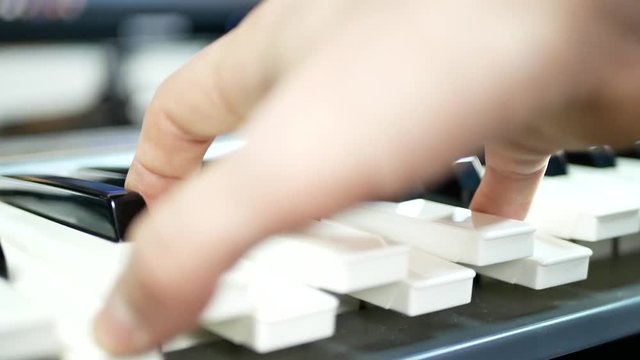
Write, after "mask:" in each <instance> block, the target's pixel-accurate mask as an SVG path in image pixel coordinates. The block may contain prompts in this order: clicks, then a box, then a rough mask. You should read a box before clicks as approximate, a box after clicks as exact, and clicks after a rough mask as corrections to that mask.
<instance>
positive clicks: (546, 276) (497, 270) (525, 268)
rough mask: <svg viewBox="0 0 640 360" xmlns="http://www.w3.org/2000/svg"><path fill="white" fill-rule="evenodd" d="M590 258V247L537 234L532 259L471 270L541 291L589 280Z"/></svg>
mask: <svg viewBox="0 0 640 360" xmlns="http://www.w3.org/2000/svg"><path fill="white" fill-rule="evenodd" d="M591 255H592V251H591V250H590V249H589V248H587V247H584V246H580V245H577V244H574V243H571V242H569V241H566V240H561V239H558V238H555V237H553V236H550V235H546V234H542V233H536V235H535V242H534V251H533V255H532V256H530V257H528V258H524V259H518V260H512V261H507V262H504V263H500V264H494V265H488V266H480V267H472V268H473V269H474V270H475V271H476V272H477V273H478V274H482V275H485V276H489V277H492V278H495V279H498V280H502V281H505V282H508V283H512V284H518V285H523V286H526V287H529V288H532V289H537V290H539V289H546V288H549V287H553V286H558V285H564V284H568V283H572V282H576V281H580V280H584V279H586V278H587V274H588V269H589V259H590V256H591Z"/></svg>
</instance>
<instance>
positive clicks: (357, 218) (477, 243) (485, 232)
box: [333, 199, 535, 266]
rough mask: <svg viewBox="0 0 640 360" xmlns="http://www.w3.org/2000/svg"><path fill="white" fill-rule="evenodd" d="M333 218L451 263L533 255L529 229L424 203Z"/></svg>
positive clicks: (370, 207) (374, 207)
mask: <svg viewBox="0 0 640 360" xmlns="http://www.w3.org/2000/svg"><path fill="white" fill-rule="evenodd" d="M333 219H334V220H336V221H337V222H340V223H345V224H347V225H351V226H354V227H357V228H360V229H362V230H364V231H368V232H372V233H375V234H379V235H381V236H382V237H384V238H387V239H390V240H392V241H396V242H399V243H404V244H409V245H411V246H414V247H417V248H419V249H422V250H425V251H427V252H429V253H431V254H434V255H437V256H440V257H442V258H445V259H447V260H449V261H453V262H461V263H466V264H472V265H480V266H481V265H490V264H494V263H498V262H503V261H508V260H513V259H519V258H523V257H527V256H531V255H532V254H533V233H534V231H535V230H534V228H533V227H531V226H530V225H528V224H526V223H524V222H521V221H517V220H511V219H504V218H501V217H497V216H493V215H488V214H482V213H477V212H471V211H469V210H468V209H463V208H457V207H454V206H450V205H445V204H440V203H437V202H433V201H428V200H422V199H418V200H411V201H406V202H402V203H390V202H376V203H368V204H365V205H361V206H358V207H356V208H353V209H350V210H348V211H346V212H343V213H341V214H338V215H337V216H335V217H334V218H333Z"/></svg>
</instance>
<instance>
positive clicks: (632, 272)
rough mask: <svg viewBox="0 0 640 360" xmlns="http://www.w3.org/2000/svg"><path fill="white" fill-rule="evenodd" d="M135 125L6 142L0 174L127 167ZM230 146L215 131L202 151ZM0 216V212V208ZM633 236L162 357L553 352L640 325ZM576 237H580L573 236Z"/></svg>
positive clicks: (181, 346)
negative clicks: (271, 336) (296, 330)
mask: <svg viewBox="0 0 640 360" xmlns="http://www.w3.org/2000/svg"><path fill="white" fill-rule="evenodd" d="M137 131H138V129H136V128H118V129H108V130H105V131H92V132H86V133H84V132H79V133H72V134H68V135H54V136H50V137H43V138H38V139H37V141H34V140H35V139H16V140H15V141H8V142H5V143H4V144H3V145H2V148H0V153H2V154H3V157H2V161H1V162H0V172H1V173H2V174H19V173H30V172H33V171H37V172H38V173H48V174H56V175H58V174H68V173H70V172H72V171H73V170H75V169H77V168H79V167H83V166H127V165H128V164H129V162H130V160H131V157H132V155H133V151H134V150H135V142H136V140H137ZM239 145H240V144H238V143H237V142H235V141H234V140H227V139H224V138H222V139H221V140H220V141H217V142H216V143H215V144H214V147H212V150H211V151H210V153H209V154H208V156H212V157H215V156H218V155H221V154H224V153H226V152H228V151H233V150H234V149H236V148H237V147H238V146H239ZM0 216H1V215H0ZM636 242H640V238H638V236H637V235H634V234H632V235H628V236H625V237H622V238H619V239H615V240H614V239H611V240H604V241H598V242H593V243H591V244H588V245H589V247H590V248H591V249H592V250H593V256H592V257H591V259H590V262H589V275H588V277H587V279H585V280H582V281H577V282H573V283H570V284H565V285H561V286H554V287H550V288H546V289H542V290H534V289H531V288H527V287H524V286H519V285H515V284H511V283H508V282H503V281H499V280H496V279H493V278H490V277H486V276H483V275H482V274H480V273H479V274H476V276H475V278H474V280H473V292H472V296H471V300H470V302H469V303H467V304H464V305H460V306H455V307H452V308H448V309H444V310H440V311H435V312H432V313H429V314H425V315H422V316H415V317H410V316H406V315H402V314H399V313H397V312H394V311H390V310H387V309H383V308H381V307H377V306H374V305H371V304H368V303H366V302H362V301H356V302H355V303H353V305H352V306H351V307H350V308H349V309H346V310H343V311H341V312H340V313H339V314H338V315H337V317H336V324H335V333H334V334H333V335H332V336H331V337H329V338H326V339H323V340H319V341H313V342H310V343H307V344H303V345H298V346H293V347H290V348H286V349H282V350H278V351H273V352H268V353H262V354H261V353H258V352H255V351H253V350H250V349H248V348H246V347H244V346H241V345H237V344H234V343H232V342H230V341H227V340H223V339H221V338H219V337H216V336H209V335H207V336H204V338H203V339H200V340H198V341H194V340H193V337H192V336H191V335H193V334H189V335H190V336H189V337H185V338H184V339H182V338H178V339H176V340H175V341H173V342H171V343H170V344H167V346H166V347H165V351H164V353H163V354H162V356H163V357H164V358H166V359H169V360H204V359H210V358H234V359H298V358H305V359H327V358H340V359H342V358H349V359H409V358H411V359H417V358H420V359H423V358H424V359H426V358H433V359H467V358H495V359H513V358H519V359H540V358H556V357H560V356H563V355H566V354H570V353H574V352H576V351H581V350H584V349H588V348H591V347H593V346H597V345H600V344H603V343H608V342H611V341H615V340H618V339H622V338H625V337H628V336H632V335H634V334H638V333H640V295H638V294H640V251H636V250H637V249H638V247H637V246H635V245H636ZM581 244H582V243H581Z"/></svg>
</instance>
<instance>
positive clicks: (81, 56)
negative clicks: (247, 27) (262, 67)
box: [0, 0, 258, 156]
mask: <svg viewBox="0 0 640 360" xmlns="http://www.w3.org/2000/svg"><path fill="white" fill-rule="evenodd" d="M257 2H258V0H0V142H7V140H8V139H15V138H16V137H20V138H23V137H25V136H29V135H46V134H58V133H61V132H65V131H75V130H85V131H88V132H87V133H91V132H95V131H98V129H106V128H108V129H113V128H118V127H127V128H135V127H137V126H139V125H140V122H141V120H142V116H143V114H144V111H145V108H146V106H147V104H148V102H149V100H150V98H151V96H152V95H153V93H154V91H155V89H156V88H157V86H158V85H159V84H160V83H161V82H162V80H163V79H164V78H166V76H167V75H169V74H170V73H171V72H173V71H174V70H175V69H176V68H178V67H179V66H181V65H182V64H183V63H185V62H186V61H187V60H188V59H189V58H190V57H191V56H193V55H194V54H195V53H196V52H197V51H199V50H200V49H201V48H202V47H203V46H205V45H206V44H208V43H210V42H211V41H213V40H215V39H216V38H217V37H219V36H220V35H222V34H224V33H225V32H227V31H229V30H230V29H231V28H233V27H234V26H235V25H236V24H237V23H238V22H239V21H240V20H241V19H242V18H243V17H244V16H245V15H246V13H247V12H248V11H249V10H250V9H251V8H252V7H253V6H255V4H256V3H257ZM31 145H33V146H34V147H35V146H36V145H37V144H31ZM58 145H60V144H58ZM0 150H2V149H0ZM18 151H24V144H23V148H22V150H18ZM5 154H6V150H5ZM1 155H3V154H2V153H0V156H1Z"/></svg>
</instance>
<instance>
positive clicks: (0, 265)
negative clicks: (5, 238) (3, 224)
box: [0, 243, 9, 280]
mask: <svg viewBox="0 0 640 360" xmlns="http://www.w3.org/2000/svg"><path fill="white" fill-rule="evenodd" d="M0 278H4V279H7V280H8V279H9V269H8V268H7V259H6V258H5V257H4V251H3V250H2V243H0Z"/></svg>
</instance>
